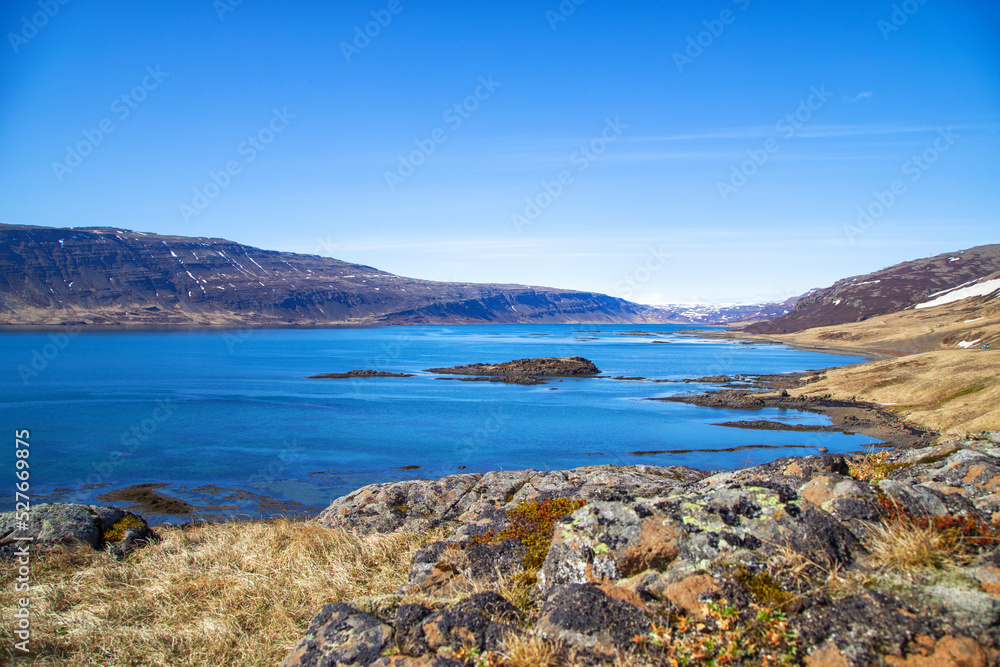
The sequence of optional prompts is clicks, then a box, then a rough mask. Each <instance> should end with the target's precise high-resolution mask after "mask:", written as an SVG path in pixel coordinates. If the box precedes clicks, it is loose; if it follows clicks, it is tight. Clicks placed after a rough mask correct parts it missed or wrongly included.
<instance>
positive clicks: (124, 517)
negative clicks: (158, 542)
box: [0, 503, 156, 559]
mask: <svg viewBox="0 0 1000 667" xmlns="http://www.w3.org/2000/svg"><path fill="white" fill-rule="evenodd" d="M18 514H19V513H17V512H4V513H2V514H0V559H3V558H11V557H12V556H13V555H14V552H15V551H16V550H17V548H18V540H16V539H15V538H24V537H27V538H31V540H30V541H29V542H28V544H30V545H31V549H32V550H36V549H39V548H41V549H44V548H46V547H51V546H55V545H57V544H64V545H72V544H79V543H84V544H88V545H90V546H91V547H92V548H94V549H107V550H108V551H109V552H110V553H111V554H113V555H114V556H115V557H116V558H119V559H121V558H124V557H125V556H126V555H127V554H128V552H130V551H132V550H133V549H135V548H137V547H140V546H143V545H144V544H147V543H149V541H151V540H154V539H156V535H155V533H153V531H152V530H151V529H150V527H149V524H147V523H146V520H145V519H143V518H142V517H141V516H138V515H137V514H133V513H132V512H126V511H124V510H120V509H118V508H117V507H101V506H99V505H72V504H63V503H56V504H42V505H35V506H33V507H32V509H31V510H30V511H29V512H28V513H27V514H28V519H27V522H25V524H24V525H22V524H21V521H20V520H19V517H18Z"/></svg>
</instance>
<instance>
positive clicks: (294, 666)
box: [281, 603, 393, 667]
mask: <svg viewBox="0 0 1000 667" xmlns="http://www.w3.org/2000/svg"><path fill="white" fill-rule="evenodd" d="M392 638H393V631H392V628H391V627H390V626H389V625H387V624H385V623H383V622H382V621H381V620H379V619H378V618H376V617H375V616H372V615H371V614H367V613H365V612H363V611H359V610H357V609H355V608H354V607H352V606H351V605H349V604H344V603H336V604H328V605H326V606H325V607H323V609H321V610H320V612H319V613H318V614H317V615H316V616H315V618H313V620H312V622H311V623H310V624H309V628H308V629H307V630H306V635H305V637H303V638H302V640H301V641H300V642H299V643H298V645H297V646H296V647H295V648H294V649H292V651H291V653H289V654H288V657H286V658H285V660H284V661H283V662H282V663H281V667H336V666H337V665H359V666H361V665H364V666H367V665H371V664H372V663H373V662H375V661H376V660H378V659H379V657H380V656H381V654H382V651H383V650H384V649H385V648H386V647H387V646H388V645H389V644H390V642H391V641H392Z"/></svg>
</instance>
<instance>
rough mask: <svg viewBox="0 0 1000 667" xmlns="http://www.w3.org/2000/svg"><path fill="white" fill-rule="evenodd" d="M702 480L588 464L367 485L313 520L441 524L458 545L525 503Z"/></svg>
mask: <svg viewBox="0 0 1000 667" xmlns="http://www.w3.org/2000/svg"><path fill="white" fill-rule="evenodd" d="M706 475H707V473H705V472H703V471H700V470H695V469H693V468H688V467H685V466H671V467H662V466H630V467H628V468H623V467H620V466H588V467H584V468H576V469H573V470H559V471H541V472H539V471H537V470H519V471H513V472H490V473H486V474H485V475H480V474H476V473H469V474H463V475H451V476H449V477H444V478H442V479H439V480H407V481H403V482H391V483H386V484H371V485H369V486H365V487H363V488H361V489H358V490H357V491H354V492H353V493H350V494H348V495H346V496H344V497H342V498H339V499H337V500H335V501H334V502H333V504H331V505H330V506H329V507H327V508H326V509H325V510H323V512H322V513H321V514H320V515H319V516H318V517H317V518H316V522H317V523H318V524H319V525H321V526H328V527H331V528H346V529H350V530H354V531H357V532H359V533H362V534H368V533H386V532H391V531H393V530H413V531H423V530H427V529H429V528H433V527H435V526H439V525H442V524H446V525H450V526H452V527H454V528H455V529H457V530H458V531H460V532H459V533H457V534H456V535H455V536H454V537H453V538H451V539H453V540H462V539H467V538H469V537H475V536H476V535H479V534H482V533H485V532H488V531H489V530H496V531H498V532H499V530H502V528H503V525H504V522H503V516H504V514H503V510H506V509H511V508H513V507H514V506H516V505H517V504H518V503H520V502H523V501H525V500H540V499H544V498H552V497H567V498H580V499H583V500H588V501H591V500H593V501H598V500H606V501H610V500H617V501H631V500H634V499H636V498H652V497H656V496H660V495H664V494H665V493H667V492H669V491H670V490H672V489H676V488H680V487H681V486H684V485H685V484H688V483H690V482H694V481H697V480H700V479H703V478H704V477H705V476H706Z"/></svg>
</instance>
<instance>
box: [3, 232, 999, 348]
mask: <svg viewBox="0 0 1000 667" xmlns="http://www.w3.org/2000/svg"><path fill="white" fill-rule="evenodd" d="M997 271H1000V245H987V246H979V247H976V248H970V249H968V250H962V251H957V252H954V253H946V254H943V255H938V256H937V257H931V258H929V259H920V260H916V261H913V262H904V263H902V264H897V265H895V266H891V267H889V268H887V269H883V270H881V271H876V272H875V273H870V274H868V275H864V276H856V277H853V278H846V279H844V280H841V281H839V282H837V283H835V284H834V285H832V286H831V287H828V288H825V289H815V290H812V291H810V292H808V293H807V294H805V295H804V296H802V297H793V298H791V299H788V300H787V301H785V302H783V303H772V304H763V305H760V304H758V305H674V306H648V305H643V304H638V303H633V302H630V301H626V300H624V299H619V298H615V297H611V296H607V295H605V294H598V293H595V292H581V291H576V290H566V289H555V288H551V287H532V286H526V285H513V284H512V285H497V284H476V283H446V282H436V281H429V280H418V279H414V278H404V277H402V276H397V275H394V274H391V273H386V272H385V271H379V270H378V269H375V268H372V267H370V266H364V265H361V264H351V263H348V262H342V261H340V260H336V259H332V258H329V257H320V256H317V255H301V254H296V253H288V252H276V251H271V250H262V249H260V248H255V247H252V246H245V245H242V244H240V243H237V242H235V241H227V240H224V239H214V238H191V237H183V236H163V235H159V234H147V233H144V232H134V231H128V230H123V229H117V228H103V227H101V228H99V227H88V228H82V227H81V228H53V227H32V226H26V225H0V324H7V325H25V326H31V325H67V324H80V325H88V324H96V325H118V324H133V325H144V326H159V325H181V326H227V327H242V326H283V325H286V326H322V325H332V324H445V323H450V324H474V323H480V324H518V323H581V324H583V323H587V324H601V323H606V324H667V323H677V324H691V325H712V324H717V325H734V324H741V323H746V322H754V323H753V324H750V325H749V326H747V327H746V328H745V331H747V332H750V333H765V334H772V333H790V332H794V331H801V330H803V329H807V328H811V327H816V326H828V325H834V324H844V323H848V322H856V321H861V320H864V319H866V318H868V317H872V316H874V315H882V314H886V313H891V312H896V311H899V310H904V309H906V308H911V307H914V306H917V305H918V304H921V303H924V302H928V301H931V300H933V299H934V298H939V297H940V295H941V294H943V293H945V292H947V291H949V290H954V289H957V288H962V289H965V288H969V287H970V286H971V285H972V283H974V282H975V281H977V280H980V279H982V278H984V277H987V276H990V274H992V273H994V272H997ZM976 289H979V288H976Z"/></svg>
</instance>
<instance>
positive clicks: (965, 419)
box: [790, 349, 1000, 436]
mask: <svg viewBox="0 0 1000 667" xmlns="http://www.w3.org/2000/svg"><path fill="white" fill-rule="evenodd" d="M998 366H1000V350H993V349H990V350H941V351H938V352H928V353H924V354H918V355H912V356H908V357H904V358H901V359H887V360H884V361H876V362H873V363H868V364H858V365H855V366H845V367H841V368H836V369H833V370H830V371H827V372H826V373H825V376H824V377H823V378H822V379H820V380H819V381H818V382H814V383H811V384H808V385H806V386H804V387H802V388H799V389H796V390H792V391H791V392H790V393H792V394H793V395H800V396H823V395H826V394H831V395H832V396H833V397H834V398H835V399H841V400H849V399H851V398H857V399H858V400H862V401H868V402H871V403H879V404H882V405H884V406H886V408H887V409H890V410H894V411H896V412H898V413H899V414H900V415H902V416H904V417H905V418H906V419H907V421H909V422H912V423H914V424H917V425H919V426H922V427H924V428H930V429H933V430H935V431H939V432H941V433H942V434H944V435H952V436H953V435H964V434H966V433H977V432H980V431H1000V410H998V409H997V406H998V405H1000V373H998V372H997V368H998Z"/></svg>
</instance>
